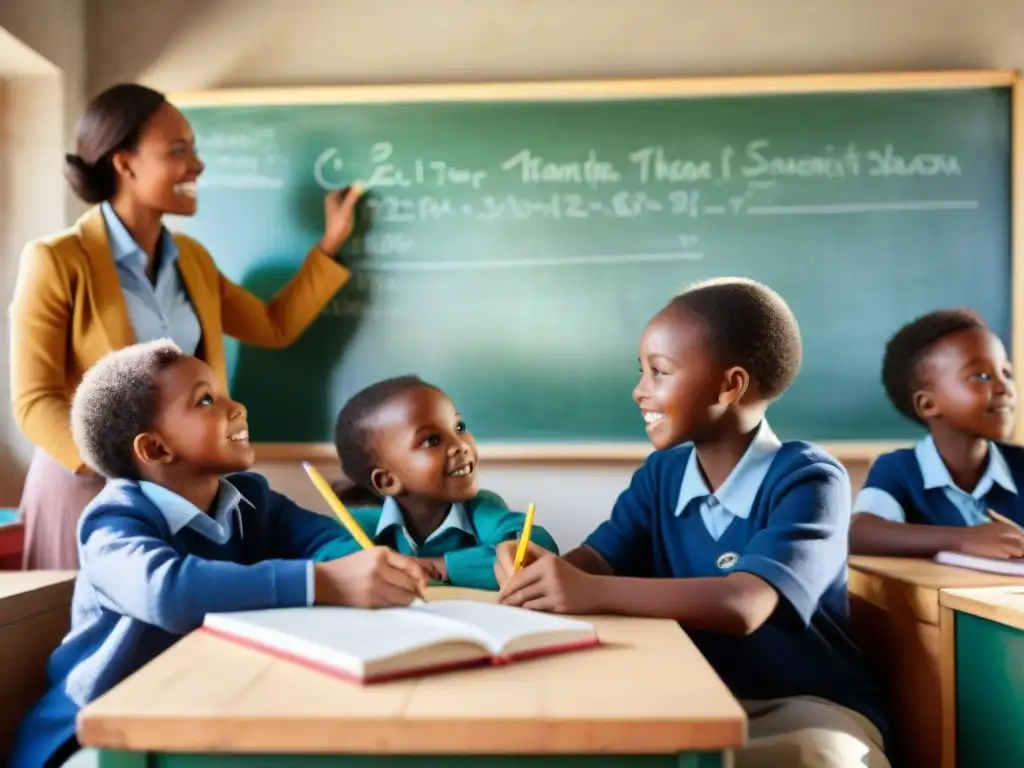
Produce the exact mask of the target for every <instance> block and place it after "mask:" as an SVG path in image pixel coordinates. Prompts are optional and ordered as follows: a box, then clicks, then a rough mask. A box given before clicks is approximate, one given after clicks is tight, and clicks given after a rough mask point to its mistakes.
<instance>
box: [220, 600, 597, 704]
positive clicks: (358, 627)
mask: <svg viewBox="0 0 1024 768" xmlns="http://www.w3.org/2000/svg"><path fill="white" fill-rule="evenodd" d="M203 631H206V632H211V633H214V634H216V635H219V636H221V637H224V638H227V639H229V640H233V641H235V642H238V643H241V644H243V645H248V646H251V647H254V648H258V649H260V650H262V651H265V652H268V653H271V654H273V655H276V656H280V657H283V658H287V659H290V660H292V661H295V662H298V663H300V664H303V665H306V666H309V667H313V668H315V669H318V670H320V671H323V672H327V673H328V674H332V675H336V676H339V677H342V678H345V679H347V680H350V681H354V682H358V683H364V684H365V683H376V682H383V681H385V680H393V679H396V678H401V677H412V676H416V675H425V674H431V673H435V672H440V671H443V670H448V669H452V668H456V667H464V666H470V665H474V664H488V663H491V664H502V663H508V662H513V661H517V660H520V659H523V658H529V657H533V656H541V655H545V654H551V653H561V652H566V651H571V650H576V649H581V648H586V647H589V646H594V645H597V644H598V643H599V642H600V641H599V638H598V636H597V630H596V628H595V627H594V625H593V624H590V623H589V622H586V621H580V620H578V619H567V618H563V617H561V616H552V615H551V614H546V613H538V612H535V611H527V610H524V609H521V608H512V607H510V606H504V605H492V604H488V603H479V602H475V601H464V600H439V601H436V602H431V603H421V604H417V605H413V606H410V607H408V608H382V609H378V610H364V609H360V608H332V607H326V606H325V607H320V606H317V607H312V608H277V609H272V610H266V611H237V612H233V613H210V614H207V615H206V618H205V619H204V621H203Z"/></svg>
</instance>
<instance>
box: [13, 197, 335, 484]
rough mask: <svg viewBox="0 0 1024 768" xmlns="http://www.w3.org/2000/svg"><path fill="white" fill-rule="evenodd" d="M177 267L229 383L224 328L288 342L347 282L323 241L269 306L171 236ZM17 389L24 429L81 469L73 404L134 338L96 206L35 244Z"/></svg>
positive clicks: (198, 250)
mask: <svg viewBox="0 0 1024 768" xmlns="http://www.w3.org/2000/svg"><path fill="white" fill-rule="evenodd" d="M174 241H175V243H177V245H178V249H179V251H180V253H179V256H178V268H179V270H180V271H181V277H182V281H183V282H184V284H185V290H186V291H187V292H188V295H189V298H190V299H191V300H192V306H193V307H194V308H195V312H196V315H197V317H198V318H199V326H200V328H201V329H202V340H201V342H200V347H199V350H198V352H197V354H198V356H200V357H202V358H203V359H204V360H205V361H206V362H207V363H208V364H209V365H210V367H211V368H213V370H214V372H215V373H216V374H217V375H218V376H219V377H220V380H221V384H222V385H223V386H224V387H225V388H226V387H227V370H226V364H225V360H224V335H225V334H227V335H228V336H232V337H234V338H236V339H238V340H239V341H242V342H244V343H246V344H252V345H254V346H259V347H270V348H281V347H286V346H288V345H289V344H290V343H291V342H292V341H294V340H295V339H296V338H298V336H299V335H300V334H301V333H302V332H303V331H304V330H306V328H307V327H308V326H309V324H310V323H312V322H313V320H314V319H315V318H316V316H317V314H319V312H320V310H321V309H323V307H324V305H325V304H326V303H327V302H328V301H330V299H331V297H333V296H334V294H335V293H337V291H338V289H339V288H341V287H342V286H343V285H344V284H345V282H346V281H347V280H348V277H349V272H348V270H346V269H345V268H344V267H343V266H341V265H340V264H338V262H336V261H335V260H334V259H332V258H331V257H330V256H329V255H328V254H327V253H325V252H324V251H322V250H321V249H320V248H319V247H315V248H313V250H311V251H310V252H309V255H308V256H307V257H306V261H305V263H304V264H303V265H302V267H301V268H300V269H299V271H298V272H297V273H296V274H295V276H294V277H293V278H292V280H291V281H290V282H289V283H288V285H286V286H285V287H284V288H282V289H281V291H280V292H279V293H278V294H277V295H276V296H274V298H273V299H272V300H271V301H270V302H269V303H266V304H265V303H264V302H263V301H262V300H261V299H259V298H257V297H256V296H254V295H253V294H251V293H249V292H248V291H247V290H245V289H244V288H242V287H241V286H239V285H237V284H235V283H233V282H231V281H230V280H228V279H227V278H226V277H224V275H222V274H221V273H220V271H219V270H218V269H217V265H216V264H214V262H213V259H212V258H211V257H210V254H209V253H207V252H206V250H205V249H204V248H203V246H201V245H200V244H199V243H197V242H196V241H195V240H193V239H192V238H190V237H187V236H185V235H181V234H175V235H174ZM10 319H11V342H12V344H11V351H10V354H11V357H10V360H11V394H12V399H13V401H14V413H15V418H16V419H17V423H18V427H19V428H20V429H21V431H22V432H24V433H25V435H26V436H27V437H28V438H29V439H30V440H31V441H32V442H33V443H34V444H35V445H36V446H37V447H39V448H42V449H43V450H44V451H46V452H47V453H48V454H50V455H51V456H52V457H53V458H55V459H56V460H57V461H59V462H60V463H61V464H63V465H64V466H65V467H67V468H68V469H69V470H71V471H74V472H77V471H80V470H81V469H82V467H83V463H82V458H81V456H80V455H79V453H78V449H77V448H76V447H75V443H74V440H73V439H72V437H71V424H70V420H69V403H70V400H71V396H72V395H73V394H74V391H75V388H76V387H77V386H78V384H79V382H80V381H81V380H82V375H83V374H84V373H85V371H87V370H88V369H89V368H90V367H91V366H92V365H94V364H95V363H96V362H97V361H98V360H99V359H100V358H101V357H103V356H104V355H105V354H107V353H108V352H112V351H113V350H116V349H121V348H122V347H126V346H129V345H130V344H133V343H134V342H135V336H134V331H133V330H132V326H131V321H130V320H129V317H128V308H127V305H126V304H125V301H124V296H123V294H122V293H121V284H120V282H119V281H118V276H117V268H116V267H115V265H114V259H113V257H112V255H111V252H110V244H109V242H108V240H107V229H106V226H105V224H104V221H103V214H102V213H101V211H100V209H99V207H98V206H97V207H95V208H92V209H91V210H89V211H87V212H86V213H85V215H83V216H82V218H80V219H79V220H78V221H77V222H76V223H75V225H74V226H73V227H71V228H69V229H67V230H64V231H63V232H59V233H57V234H55V235H52V236H50V237H46V238H43V239H40V240H34V241H32V242H31V243H29V244H28V245H27V246H26V247H25V250H24V252H23V253H22V256H21V266H20V270H19V272H18V282H17V286H16V287H15V291H14V300H13V302H12V304H11V318H10Z"/></svg>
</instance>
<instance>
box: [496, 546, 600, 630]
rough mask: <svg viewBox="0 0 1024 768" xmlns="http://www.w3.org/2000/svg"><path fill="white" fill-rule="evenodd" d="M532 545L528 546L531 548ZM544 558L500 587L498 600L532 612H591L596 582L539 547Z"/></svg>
mask: <svg viewBox="0 0 1024 768" xmlns="http://www.w3.org/2000/svg"><path fill="white" fill-rule="evenodd" d="M531 546H532V545H531ZM537 549H539V550H540V551H541V552H543V553H544V555H541V556H539V557H537V559H536V560H535V561H534V562H532V563H530V565H528V566H524V567H523V569H522V570H521V571H520V572H519V573H517V574H515V575H514V576H512V577H511V578H510V579H509V580H508V582H507V583H506V584H505V585H504V586H503V587H502V588H501V592H500V594H499V600H500V601H501V602H502V603H503V604H504V605H514V606H518V607H520V608H529V609H532V610H536V611H550V612H552V613H592V612H594V610H595V609H596V589H595V583H596V579H595V577H594V576H591V575H590V574H588V573H584V572H583V571H581V570H580V569H579V568H576V567H574V566H572V565H569V563H567V562H566V561H565V560H563V559H562V558H560V557H557V556H555V555H554V554H553V553H551V552H548V551H547V550H546V549H543V548H542V547H537Z"/></svg>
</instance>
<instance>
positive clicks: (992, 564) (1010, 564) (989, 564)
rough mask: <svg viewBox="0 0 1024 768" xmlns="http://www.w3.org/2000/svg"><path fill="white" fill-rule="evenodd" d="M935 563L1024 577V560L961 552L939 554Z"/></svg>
mask: <svg viewBox="0 0 1024 768" xmlns="http://www.w3.org/2000/svg"><path fill="white" fill-rule="evenodd" d="M935 562H937V563H942V564H943V565H956V566H959V567H960V568H970V569H971V570H974V571H987V572H988V573H1002V574H1005V575H1007V576H1024V559H1013V560H999V559H997V558H994V557H979V556H977V555H965V554H962V553H960V552H939V553H938V554H937V555H935Z"/></svg>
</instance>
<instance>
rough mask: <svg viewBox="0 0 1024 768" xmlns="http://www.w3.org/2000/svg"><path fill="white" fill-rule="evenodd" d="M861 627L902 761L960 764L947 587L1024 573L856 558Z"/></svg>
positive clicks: (942, 766) (912, 765) (853, 604)
mask: <svg viewBox="0 0 1024 768" xmlns="http://www.w3.org/2000/svg"><path fill="white" fill-rule="evenodd" d="M849 583H850V586H849V590H850V611H851V615H852V620H853V621H852V623H853V630H854V633H855V635H856V637H857V640H858V642H859V643H860V644H861V646H862V647H863V648H864V650H865V651H866V652H867V654H868V656H869V657H870V658H871V659H872V660H874V661H875V662H877V663H878V666H879V669H878V673H879V674H880V675H881V678H882V679H883V680H884V682H885V684H886V689H887V690H886V692H887V695H888V703H889V712H890V715H891V717H892V725H893V727H892V732H893V742H894V743H893V744H892V745H891V747H890V749H889V750H888V751H889V752H890V754H891V755H892V756H893V758H894V762H896V763H898V764H899V765H902V766H904V767H905V768H919V767H920V768H925V766H936V768H953V766H955V765H956V729H955V723H956V690H955V688H954V682H953V668H954V643H955V634H954V627H953V618H952V612H951V611H950V610H949V609H943V608H942V607H941V605H940V594H942V593H944V592H945V590H946V589H947V588H950V589H963V588H977V587H992V586H1006V585H1011V586H1013V585H1016V586H1021V587H1024V578H1014V577H1008V576H1001V575H999V574H995V573H982V572H980V571H969V570H966V569H963V568H953V567H950V566H946V565H939V564H938V563H935V562H933V561H931V560H922V559H914V558H896V557H851V558H850V573H849Z"/></svg>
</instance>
